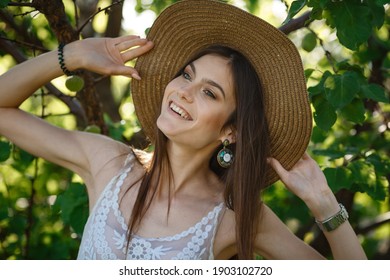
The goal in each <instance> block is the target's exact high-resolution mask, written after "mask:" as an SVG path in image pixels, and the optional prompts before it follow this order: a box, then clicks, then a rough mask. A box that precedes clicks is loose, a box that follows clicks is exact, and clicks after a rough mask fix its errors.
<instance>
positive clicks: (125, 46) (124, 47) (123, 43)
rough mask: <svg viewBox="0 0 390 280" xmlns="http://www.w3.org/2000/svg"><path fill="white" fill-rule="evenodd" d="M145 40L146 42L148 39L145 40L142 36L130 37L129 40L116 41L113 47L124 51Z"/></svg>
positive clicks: (139, 44)
mask: <svg viewBox="0 0 390 280" xmlns="http://www.w3.org/2000/svg"><path fill="white" fill-rule="evenodd" d="M147 42H148V40H146V39H144V38H135V39H131V40H123V41H121V42H118V43H116V44H115V47H116V48H117V49H118V50H119V51H120V52H124V51H127V50H130V49H132V48H134V47H137V46H142V45H145V44H146V43H147Z"/></svg>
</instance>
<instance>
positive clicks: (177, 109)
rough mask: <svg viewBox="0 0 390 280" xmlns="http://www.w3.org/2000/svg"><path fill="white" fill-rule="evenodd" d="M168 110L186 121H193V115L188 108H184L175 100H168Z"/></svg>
mask: <svg viewBox="0 0 390 280" xmlns="http://www.w3.org/2000/svg"><path fill="white" fill-rule="evenodd" d="M168 110H169V112H171V113H173V114H174V115H175V116H177V117H179V118H180V119H182V120H185V121H192V120H193V119H192V117H191V115H190V114H189V113H188V111H187V110H186V109H184V108H183V107H182V106H180V105H179V104H177V103H176V102H174V101H173V100H171V101H169V102H168Z"/></svg>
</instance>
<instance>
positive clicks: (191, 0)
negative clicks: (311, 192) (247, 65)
mask: <svg viewBox="0 0 390 280" xmlns="http://www.w3.org/2000/svg"><path fill="white" fill-rule="evenodd" d="M147 38H148V39H150V40H151V41H153V43H154V48H153V49H152V50H151V51H150V52H148V53H147V54H145V55H143V56H141V57H139V58H138V59H137V62H136V66H135V68H136V69H137V70H138V71H139V73H140V75H141V77H142V80H140V81H138V80H134V79H133V81H132V95H133V101H134V105H135V110H136V114H137V116H138V119H139V121H140V122H141V125H142V128H143V130H144V132H145V134H146V135H147V136H148V137H149V138H150V139H151V140H154V138H155V135H154V133H155V127H156V120H157V118H158V115H159V113H160V106H161V100H162V97H163V94H164V89H165V86H166V85H167V84H168V82H169V81H170V80H171V79H172V78H173V77H174V75H175V74H176V73H177V72H178V71H179V70H180V69H181V67H182V66H184V64H185V63H186V61H187V60H188V59H189V58H190V57H191V56H192V55H193V54H194V53H196V52H198V51H199V50H201V49H203V48H205V47H207V46H210V45H215V44H220V45H225V46H229V47H231V48H233V49H236V50H238V51H239V52H241V53H242V54H243V55H245V56H246V57H247V58H248V59H249V61H250V62H251V63H252V65H253V66H254V68H255V69H256V71H257V73H258V75H259V77H260V81H261V84H262V87H263V91H264V95H265V110H266V117H267V121H268V126H269V131H270V140H271V147H270V148H271V151H270V153H271V155H272V156H273V157H275V158H276V159H278V160H279V161H280V162H281V163H282V165H283V166H284V167H285V168H287V169H290V168H291V167H293V165H294V164H295V163H296V162H297V161H298V160H299V159H300V158H301V157H302V155H303V153H304V152H305V150H306V148H307V145H308V143H309V140H310V135H311V129H312V116H311V110H310V105H309V101H308V95H307V91H306V82H305V77H304V71H303V67H302V62H301V58H300V56H299V53H298V51H297V49H296V47H295V46H294V44H293V43H292V42H291V41H290V40H289V39H288V38H287V37H286V36H285V35H284V34H283V33H282V32H281V31H279V30H278V29H277V28H275V27H273V26H272V25H270V24H269V23H267V22H265V21H264V20H262V19H260V18H258V17H256V16H254V15H252V14H250V13H248V12H245V11H243V10H241V9H239V8H237V7H234V6H232V5H228V4H225V3H222V2H220V1H214V0H184V1H180V2H177V3H175V4H173V5H171V6H169V7H168V8H166V9H165V10H164V11H163V12H162V13H161V14H160V15H159V16H158V18H157V19H156V20H155V22H154V24H153V26H152V27H151V29H150V31H149V33H148V36H147ZM277 180H278V176H277V174H276V173H275V172H274V171H273V170H272V168H271V167H269V169H268V172H267V183H268V184H272V183H274V182H275V181H277Z"/></svg>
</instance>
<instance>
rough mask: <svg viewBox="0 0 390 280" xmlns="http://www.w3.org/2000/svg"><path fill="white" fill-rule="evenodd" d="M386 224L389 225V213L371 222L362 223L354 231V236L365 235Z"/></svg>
mask: <svg viewBox="0 0 390 280" xmlns="http://www.w3.org/2000/svg"><path fill="white" fill-rule="evenodd" d="M387 223H390V211H389V212H387V213H383V214H381V215H379V216H377V217H375V218H374V219H373V220H369V221H364V222H362V223H361V224H360V225H359V227H358V228H357V229H356V234H366V233H368V232H370V231H372V230H374V229H376V228H377V227H379V226H381V225H384V224H387Z"/></svg>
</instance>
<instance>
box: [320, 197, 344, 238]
mask: <svg viewBox="0 0 390 280" xmlns="http://www.w3.org/2000/svg"><path fill="white" fill-rule="evenodd" d="M339 206H340V211H339V212H337V213H336V214H335V215H333V216H331V217H330V218H328V219H326V220H324V221H317V220H316V223H317V225H318V227H319V228H320V229H321V230H322V231H332V230H335V229H336V228H338V227H339V226H340V225H341V224H343V223H344V222H345V221H347V220H348V218H349V216H348V212H347V210H346V209H345V207H344V205H342V204H341V203H339Z"/></svg>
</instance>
